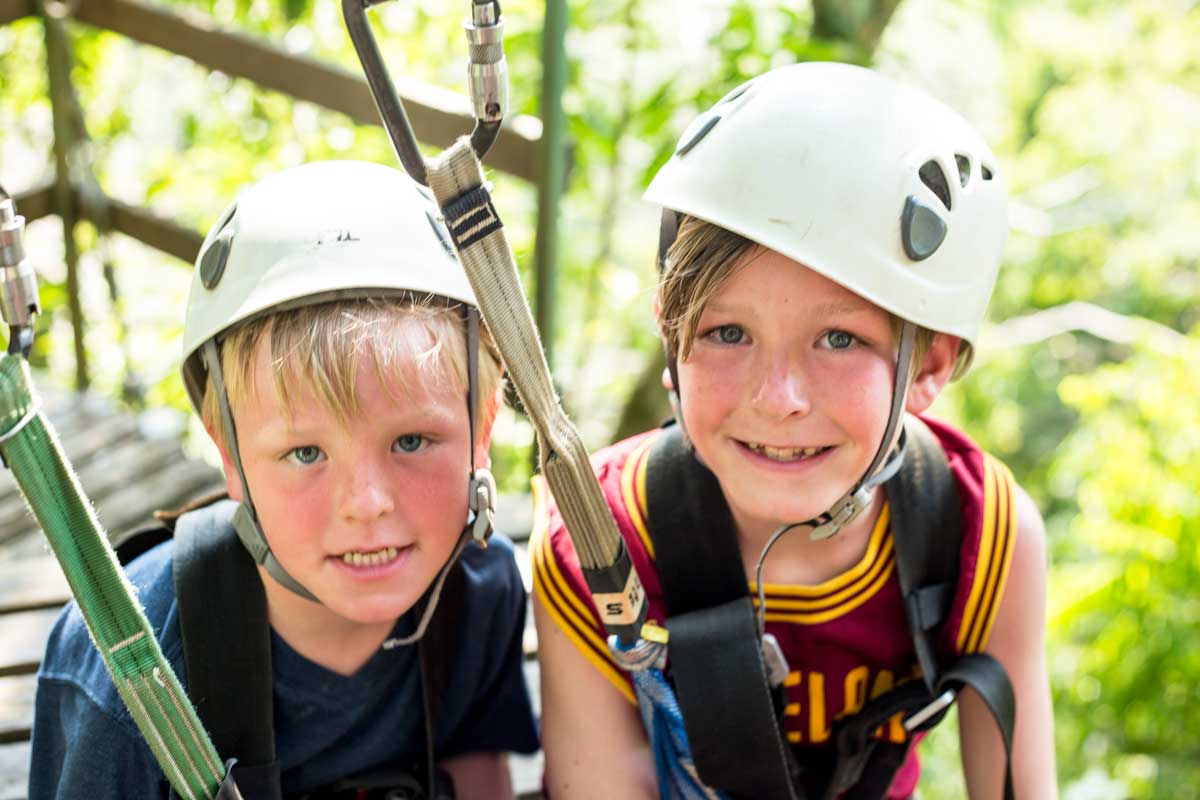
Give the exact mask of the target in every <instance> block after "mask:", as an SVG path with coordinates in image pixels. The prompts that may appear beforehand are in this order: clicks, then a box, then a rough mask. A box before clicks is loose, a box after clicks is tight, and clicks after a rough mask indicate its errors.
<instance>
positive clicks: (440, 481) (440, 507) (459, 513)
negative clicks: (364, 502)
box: [395, 455, 468, 534]
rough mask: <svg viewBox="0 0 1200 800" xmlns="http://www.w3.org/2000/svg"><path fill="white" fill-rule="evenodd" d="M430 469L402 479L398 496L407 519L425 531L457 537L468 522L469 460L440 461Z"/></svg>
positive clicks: (398, 488) (417, 470)
mask: <svg viewBox="0 0 1200 800" xmlns="http://www.w3.org/2000/svg"><path fill="white" fill-rule="evenodd" d="M429 467H430V468H428V469H414V470H411V471H408V472H406V473H405V474H404V475H403V476H402V477H400V478H399V480H398V481H397V485H396V490H395V491H396V494H397V497H398V498H399V501H400V504H401V507H402V508H404V509H406V511H405V516H406V517H407V518H408V519H411V520H413V521H414V522H415V523H416V524H417V526H418V527H419V528H420V529H421V530H423V531H429V532H439V533H440V532H442V531H443V529H444V530H447V531H448V530H451V529H453V533H455V534H457V532H458V530H460V529H461V526H462V524H463V523H464V522H465V521H466V518H467V481H468V474H467V464H466V456H465V455H464V456H463V457H462V458H454V459H439V463H437V464H430V465H429Z"/></svg>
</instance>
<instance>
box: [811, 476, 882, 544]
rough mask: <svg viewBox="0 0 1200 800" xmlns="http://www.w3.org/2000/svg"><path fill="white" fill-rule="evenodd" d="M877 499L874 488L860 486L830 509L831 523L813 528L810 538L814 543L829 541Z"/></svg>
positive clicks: (824, 523)
mask: <svg viewBox="0 0 1200 800" xmlns="http://www.w3.org/2000/svg"><path fill="white" fill-rule="evenodd" d="M874 498H875V493H874V487H869V486H860V487H858V488H857V489H856V490H854V492H853V493H851V494H848V495H846V496H845V497H843V498H842V499H841V500H839V501H838V502H837V503H836V504H835V505H834V507H833V508H831V509H829V521H828V522H823V523H821V524H820V525H818V526H817V527H815V528H813V530H812V533H810V534H808V538H810V539H811V540H813V541H814V542H817V541H820V540H822V539H828V538H829V537H831V536H833V535H834V534H835V533H837V532H838V531H840V530H841V529H842V528H843V527H844V526H846V525H848V524H849V523H850V520H852V519H854V518H855V517H857V516H858V515H859V514H861V513H862V512H863V511H865V510H866V509H867V507H868V506H870V505H871V502H872V500H874Z"/></svg>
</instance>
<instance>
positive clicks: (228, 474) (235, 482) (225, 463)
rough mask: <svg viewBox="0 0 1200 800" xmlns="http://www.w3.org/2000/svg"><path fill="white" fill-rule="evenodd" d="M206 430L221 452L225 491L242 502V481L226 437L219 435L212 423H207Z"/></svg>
mask: <svg viewBox="0 0 1200 800" xmlns="http://www.w3.org/2000/svg"><path fill="white" fill-rule="evenodd" d="M204 430H205V431H207V432H208V438H210V439H212V441H213V444H215V445H216V446H217V452H219V453H220V454H221V469H222V470H223V471H224V472H225V491H226V492H228V493H229V497H230V499H231V500H237V501H238V502H241V499H242V481H241V479H240V478H238V474H237V467H236V466H234V464H233V459H232V458H231V457H230V455H229V447H228V445H226V444H225V437H223V436H218V435H217V432H216V431H215V430H213V427H212V426H211V425H205V426H204Z"/></svg>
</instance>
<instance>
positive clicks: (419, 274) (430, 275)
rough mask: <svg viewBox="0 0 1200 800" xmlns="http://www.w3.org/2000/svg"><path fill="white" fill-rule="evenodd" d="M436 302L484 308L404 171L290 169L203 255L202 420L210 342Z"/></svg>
mask: <svg viewBox="0 0 1200 800" xmlns="http://www.w3.org/2000/svg"><path fill="white" fill-rule="evenodd" d="M398 293H418V294H421V293H429V294H434V295H439V296H442V297H447V298H450V299H452V300H458V301H460V302H463V303H467V304H470V305H472V306H475V305H477V303H476V301H475V295H474V294H473V293H472V291H471V286H470V284H469V283H468V282H467V277H466V274H465V273H464V272H463V269H462V266H461V265H460V264H459V263H458V260H457V259H456V258H455V256H454V253H453V249H452V246H451V244H450V238H449V235H448V234H447V233H446V230H445V228H444V226H443V224H442V222H441V219H440V212H439V210H438V207H437V206H436V205H435V204H434V202H433V199H432V198H431V197H430V195H429V194H428V192H427V190H426V189H425V188H424V187H422V186H420V185H418V184H417V183H416V182H415V181H413V180H412V179H411V178H409V177H408V176H407V175H406V174H405V173H403V172H401V171H399V170H396V169H392V168H390V167H385V166H382V165H380V164H371V163H366V162H360V161H323V162H316V163H312V164H304V165H302V166H299V167H294V168H291V169H287V170H283V171H282V172H278V173H275V174H273V175H271V176H270V177H268V178H264V179H263V180H261V181H259V182H258V183H256V184H254V185H252V186H250V187H249V188H247V189H245V190H244V191H243V192H242V193H241V194H240V195H239V196H238V198H237V199H236V200H235V201H234V202H233V203H231V204H230V205H229V207H228V208H227V209H226V210H225V213H223V214H222V215H221V217H220V219H218V220H217V223H216V224H215V225H214V226H213V228H212V230H211V231H210V232H209V234H208V237H207V238H206V239H205V241H204V244H203V246H202V247H201V248H200V255H199V256H198V257H197V259H196V268H195V270H194V274H193V276H192V286H191V291H190V293H189V295H188V304H187V316H186V319H185V322H184V327H183V377H184V383H185V385H186V386H187V391H188V396H189V397H190V398H191V400H192V404H193V405H194V406H196V409H197V411H198V410H199V407H200V402H201V398H202V397H203V394H204V386H205V380H206V377H207V371H206V369H205V364H204V359H203V357H202V355H201V352H202V348H203V345H204V343H205V342H207V341H208V340H210V339H212V338H213V337H214V336H218V335H219V334H220V333H221V332H223V331H225V330H227V329H229V328H230V327H232V326H234V325H236V324H237V323H240V322H245V321H246V320H249V319H251V318H253V317H255V316H257V315H259V314H261V313H264V312H267V311H278V310H280V309H284V308H295V307H298V306H305V305H315V304H317V303H321V302H325V301H328V300H336V299H342V298H349V297H363V296H373V297H375V296H383V295H387V294H398Z"/></svg>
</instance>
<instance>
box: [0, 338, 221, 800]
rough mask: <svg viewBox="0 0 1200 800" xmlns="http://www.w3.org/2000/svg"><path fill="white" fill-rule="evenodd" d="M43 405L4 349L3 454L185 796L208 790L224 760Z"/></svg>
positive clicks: (206, 797) (123, 689)
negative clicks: (136, 594)
mask: <svg viewBox="0 0 1200 800" xmlns="http://www.w3.org/2000/svg"><path fill="white" fill-rule="evenodd" d="M40 405H41V403H40V400H39V398H38V397H37V395H36V394H35V392H34V391H33V388H32V382H31V380H30V375H29V367H28V365H27V364H26V362H25V361H24V360H23V359H21V358H20V357H19V356H14V355H8V354H2V355H0V456H3V458H4V461H5V462H6V463H7V464H8V466H9V467H10V468H11V469H12V473H13V476H14V477H15V478H16V480H17V484H18V486H20V488H21V492H22V493H23V494H24V495H25V499H26V501H27V502H28V504H29V507H30V509H32V511H33V513H34V516H36V517H37V521H38V523H39V524H40V525H41V526H42V530H43V531H45V532H46V538H48V539H49V540H50V546H51V547H52V548H53V549H54V555H55V556H56V557H57V558H58V562H59V564H61V565H62V568H63V572H64V573H65V574H66V577H67V582H68V583H69V584H70V586H71V593H72V594H73V595H74V596H75V601H76V602H77V603H78V604H79V609H80V611H81V612H82V614H83V619H84V621H85V622H86V623H87V627H88V631H89V632H90V633H91V636H92V641H93V643H94V644H95V645H96V647H97V649H99V651H100V654H101V655H102V656H103V657H104V663H105V665H107V667H108V671H109V672H110V673H111V674H112V677H113V683H115V684H116V687H117V691H119V692H120V694H121V698H122V699H123V700H124V701H125V705H126V706H127V707H128V708H129V713H130V714H131V715H132V716H133V721H134V722H136V723H137V726H138V729H139V730H140V731H141V732H142V736H143V737H144V738H145V739H146V742H147V743H148V744H149V745H150V749H151V750H152V751H153V753H154V757H155V758H156V759H157V760H158V763H159V765H160V766H161V767H162V770H163V773H164V774H165V775H166V776H167V779H168V780H169V781H170V782H171V785H172V786H173V787H174V788H175V792H176V793H177V794H178V795H179V796H180V797H182V798H189V800H191V799H193V798H194V799H195V800H210V799H211V798H213V797H215V796H217V793H218V791H219V790H220V788H221V783H222V781H223V780H224V777H225V768H224V766H223V765H222V764H221V760H220V758H219V757H218V755H217V751H216V748H214V747H213V745H212V742H211V741H210V740H209V738H208V734H206V733H205V731H204V728H203V726H202V725H201V723H200V720H199V718H198V717H197V716H196V711H195V709H193V708H192V705H191V703H190V702H189V701H188V698H187V695H185V694H184V692H183V688H182V687H181V686H180V685H179V680H178V678H176V677H175V672H174V671H173V670H172V669H171V665H170V664H169V663H168V662H167V660H166V658H165V657H164V656H163V653H162V649H161V648H160V647H159V645H158V641H157V640H156V639H155V638H154V631H153V630H151V628H150V623H149V622H148V621H147V620H146V615H145V614H144V613H143V612H142V609H141V607H140V606H139V605H138V604H137V603H136V602H135V601H134V599H133V587H132V586H131V585H130V584H129V581H128V579H127V578H126V577H125V573H124V572H123V571H122V570H121V568H120V566H119V565H118V563H117V557H116V554H115V553H114V552H113V549H112V546H111V545H110V544H109V543H108V537H107V536H106V535H105V533H104V531H103V529H102V528H101V526H100V522H99V520H98V519H97V518H96V514H95V512H94V511H93V510H92V506H91V503H90V502H89V501H88V500H87V498H86V497H85V496H84V494H83V489H82V487H81V486H80V485H79V480H78V478H77V477H76V476H75V471H74V470H73V469H72V468H71V465H70V464H69V463H68V462H67V459H66V457H65V456H64V455H63V452H62V447H61V445H60V444H59V441H58V436H57V434H56V433H55V432H54V429H53V428H52V427H51V425H50V424H49V422H48V421H46V419H45V418H44V417H43V416H42V414H41V412H40Z"/></svg>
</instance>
